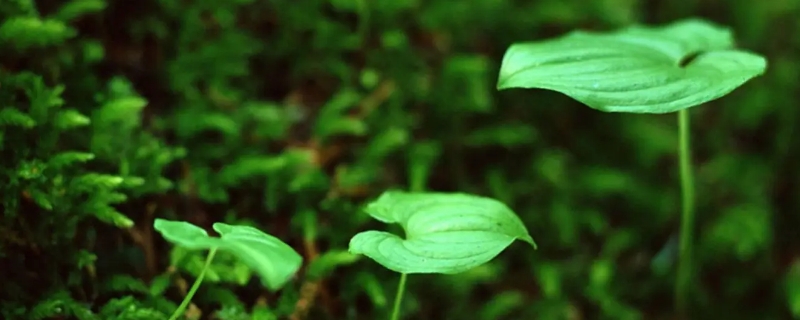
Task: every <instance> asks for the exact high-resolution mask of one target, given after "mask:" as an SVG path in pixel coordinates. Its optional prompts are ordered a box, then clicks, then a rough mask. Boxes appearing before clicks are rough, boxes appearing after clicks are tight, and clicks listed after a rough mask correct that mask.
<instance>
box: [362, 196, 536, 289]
mask: <svg viewBox="0 0 800 320" xmlns="http://www.w3.org/2000/svg"><path fill="white" fill-rule="evenodd" d="M366 211H367V213H369V214H370V215H371V216H372V217H373V218H375V219H377V220H379V221H381V222H385V223H398V224H400V225H401V226H402V227H403V229H404V230H405V232H406V238H405V239H402V238H400V237H399V236H397V235H395V234H392V233H388V232H383V231H374V230H371V231H365V232H361V233H359V234H357V235H355V236H354V237H353V238H352V239H351V240H350V252H352V253H355V254H363V255H366V256H367V257H369V258H371V259H373V260H375V261H376V262H378V263H379V264H381V265H383V266H384V267H386V268H387V269H390V270H392V271H395V272H399V273H443V274H455V273H461V272H464V271H467V270H469V269H472V268H474V267H477V266H480V265H482V264H484V263H486V262H488V261H489V260H491V259H493V258H494V257H496V256H497V255H498V254H500V252H502V251H503V250H504V249H505V248H506V247H508V246H509V245H511V243H512V242H514V240H516V239H520V240H522V241H525V242H527V243H530V244H531V245H532V246H534V248H535V247H536V243H535V242H534V241H533V238H531V236H530V235H529V234H528V231H527V229H526V228H525V226H524V225H523V223H522V221H520V219H519V217H517V216H516V214H514V212H513V211H511V209H509V208H508V207H507V206H506V205H504V204H503V203H501V202H499V201H497V200H494V199H491V198H485V197H479V196H474V195H469V194H462V193H409V192H401V191H388V192H385V193H384V194H383V195H381V196H380V197H379V198H378V199H377V200H376V201H374V202H372V203H370V204H369V205H368V206H367V207H366Z"/></svg>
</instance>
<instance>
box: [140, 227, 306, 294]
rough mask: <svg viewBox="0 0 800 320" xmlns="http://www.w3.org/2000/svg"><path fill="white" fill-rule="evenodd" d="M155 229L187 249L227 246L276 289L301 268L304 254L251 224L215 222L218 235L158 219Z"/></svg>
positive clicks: (229, 250) (268, 286) (265, 282)
mask: <svg viewBox="0 0 800 320" xmlns="http://www.w3.org/2000/svg"><path fill="white" fill-rule="evenodd" d="M154 227H155V229H156V230H157V231H158V232H160V233H161V235H162V236H163V237H164V238H165V239H167V241H169V242H172V243H173V244H175V245H178V246H182V247H184V248H187V249H194V250H201V249H213V248H217V249H219V250H225V251H228V252H230V253H232V254H233V255H234V256H236V258H238V259H240V260H241V261H243V262H244V263H245V264H247V265H248V266H249V267H250V268H251V269H253V271H255V272H256V273H258V275H259V276H260V277H261V280H262V283H263V284H264V286H266V287H267V288H269V289H270V290H277V289H280V288H281V287H283V285H284V284H286V282H287V281H288V280H289V279H290V278H291V277H292V275H294V273H295V272H297V270H298V269H299V268H300V264H301V263H302V261H303V258H302V257H301V256H300V254H298V253H297V252H296V251H295V250H294V249H292V247H290V246H289V245H287V244H286V243H284V242H283V241H281V240H280V239H278V238H276V237H274V236H271V235H269V234H266V233H264V232H262V231H260V230H258V229H256V228H253V227H248V226H234V225H229V224H225V223H219V222H218V223H215V224H214V225H213V228H214V230H215V231H217V232H218V233H219V234H220V237H219V238H216V237H210V236H209V235H208V233H207V232H206V231H205V230H203V229H202V228H200V227H197V226H195V225H193V224H191V223H188V222H183V221H169V220H164V219H156V221H155V223H154Z"/></svg>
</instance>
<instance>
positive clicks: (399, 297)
mask: <svg viewBox="0 0 800 320" xmlns="http://www.w3.org/2000/svg"><path fill="white" fill-rule="evenodd" d="M407 278H408V274H406V273H402V274H400V283H399V284H398V285H397V294H396V295H395V296H394V307H393V308H392V317H391V318H390V319H391V320H399V319H400V305H401V304H402V303H403V294H404V293H405V292H406V279H407Z"/></svg>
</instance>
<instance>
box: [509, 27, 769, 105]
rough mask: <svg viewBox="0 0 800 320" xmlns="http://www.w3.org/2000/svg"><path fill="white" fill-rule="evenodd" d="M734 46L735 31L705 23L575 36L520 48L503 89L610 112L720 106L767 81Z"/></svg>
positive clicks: (751, 57)
mask: <svg viewBox="0 0 800 320" xmlns="http://www.w3.org/2000/svg"><path fill="white" fill-rule="evenodd" d="M733 42H734V41H733V35H732V33H731V31H730V30H728V29H726V28H723V27H720V26H717V25H714V24H711V23H708V22H705V21H703V20H698V19H687V20H682V21H678V22H675V23H672V24H669V25H666V26H662V27H646V26H632V27H628V28H625V29H622V30H618V31H615V32H608V33H599V32H586V31H574V32H572V33H569V34H566V35H564V36H562V37H559V38H555V39H549V40H545V41H540V42H527V43H517V44H513V45H512V46H511V47H510V48H509V49H508V51H506V53H505V56H504V57H503V62H502V65H501V68H500V77H499V79H498V84H497V88H498V89H501V90H502V89H509V88H539V89H547V90H553V91H558V92H561V93H563V94H566V95H568V96H570V97H572V98H573V99H575V100H578V101H580V102H582V103H584V104H586V105H588V106H589V107H591V108H594V109H598V110H601V111H606V112H629V113H669V112H675V111H678V110H682V109H686V108H690V107H693V106H696V105H699V104H702V103H705V102H708V101H711V100H714V99H717V98H720V97H722V96H724V95H726V94H728V93H729V92H731V91H733V90H734V89H736V88H738V87H739V86H741V85H742V84H744V83H745V82H747V81H748V80H750V79H752V78H753V77H756V76H758V75H761V74H763V73H764V71H765V70H766V67H767V62H766V60H765V59H764V58H763V57H761V56H759V55H756V54H753V53H749V52H745V51H739V50H734V49H733V46H734V43H733ZM692 57H694V59H691V58H692ZM689 60H691V61H689Z"/></svg>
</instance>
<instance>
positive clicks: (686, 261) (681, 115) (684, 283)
mask: <svg viewBox="0 0 800 320" xmlns="http://www.w3.org/2000/svg"><path fill="white" fill-rule="evenodd" d="M678 130H679V133H678V135H679V138H678V148H679V149H678V151H679V157H680V162H679V169H680V176H681V198H682V201H681V229H680V252H679V256H678V276H677V279H676V283H675V304H676V308H677V311H678V313H679V314H680V315H681V316H682V317H683V316H685V313H686V309H687V307H688V306H687V300H688V299H689V297H688V296H689V292H690V287H691V284H692V278H693V270H694V267H693V265H692V234H693V230H694V218H695V217H694V181H693V180H694V178H693V177H692V162H691V158H692V156H691V147H690V144H689V143H690V142H689V136H690V132H689V111H688V110H686V109H683V110H680V111H678Z"/></svg>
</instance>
